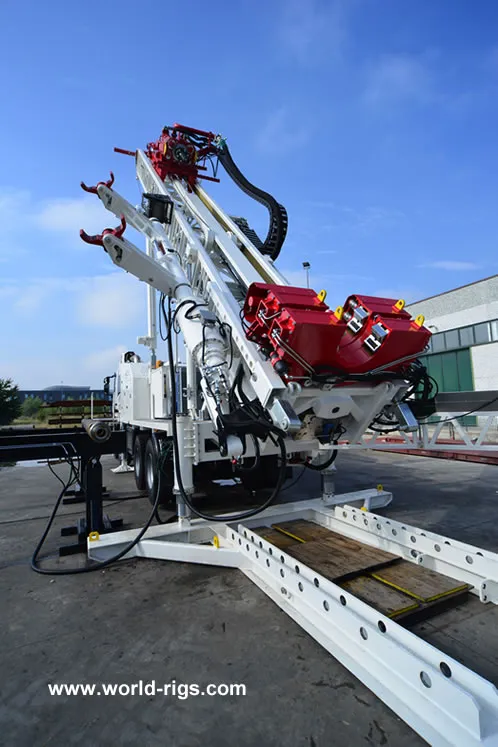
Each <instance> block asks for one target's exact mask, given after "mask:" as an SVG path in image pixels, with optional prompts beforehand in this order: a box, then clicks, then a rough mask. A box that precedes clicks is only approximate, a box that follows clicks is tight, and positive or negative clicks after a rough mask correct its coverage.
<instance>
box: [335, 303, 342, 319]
mask: <svg viewBox="0 0 498 747" xmlns="http://www.w3.org/2000/svg"><path fill="white" fill-rule="evenodd" d="M343 311H344V309H343V308H342V306H338V307H337V309H336V310H335V311H334V316H335V317H337V319H342V312H343Z"/></svg>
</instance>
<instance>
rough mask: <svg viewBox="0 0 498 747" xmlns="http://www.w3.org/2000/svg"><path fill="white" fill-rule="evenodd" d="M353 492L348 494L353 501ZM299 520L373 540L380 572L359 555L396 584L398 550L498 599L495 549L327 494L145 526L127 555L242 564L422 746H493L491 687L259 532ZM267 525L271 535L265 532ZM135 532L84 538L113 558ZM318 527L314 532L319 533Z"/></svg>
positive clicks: (495, 723)
mask: <svg viewBox="0 0 498 747" xmlns="http://www.w3.org/2000/svg"><path fill="white" fill-rule="evenodd" d="M361 493H362V495H363V497H364V498H365V501H366V502H369V498H370V499H371V498H373V497H374V491H361ZM358 495H359V494H358V493H355V494H350V497H351V498H353V499H354V500H355V501H356V503H357V504H358V503H359V502H360V501H359V498H358ZM338 498H339V496H335V499H334V500H336V501H337V499H338ZM342 498H343V499H346V498H347V496H342ZM370 502H371V501H370ZM297 520H299V521H300V522H301V524H300V525H295V526H298V531H301V532H302V531H303V527H304V530H306V528H307V527H306V526H304V525H303V523H302V522H312V523H313V524H314V525H318V527H319V528H323V529H327V530H331V531H332V532H333V533H335V535H336V536H340V537H342V538H343V539H344V540H345V539H346V538H347V539H349V540H351V541H355V542H359V543H362V545H364V546H366V549H368V548H370V550H372V549H373V548H377V549H378V550H379V551H380V552H381V554H380V555H379V558H381V559H382V563H380V570H379V563H377V564H376V563H375V562H374V560H375V558H374V559H373V560H372V558H373V557H374V556H373V555H372V552H371V551H370V553H368V552H367V553H365V556H367V555H368V557H369V558H370V560H369V561H368V562H369V563H371V565H372V567H371V568H370V566H369V569H370V570H369V571H368V572H369V573H372V574H374V575H377V576H381V577H387V579H388V580H389V579H390V580H391V581H392V579H393V577H394V578H395V580H396V581H398V579H397V576H396V574H393V570H392V569H393V568H396V565H395V564H394V565H393V562H392V561H391V560H390V558H393V556H396V558H398V559H401V560H400V562H403V563H405V564H406V563H407V562H410V563H411V564H413V565H414V571H415V568H427V569H429V570H430V571H433V572H435V573H436V574H442V576H445V577H448V578H449V579H450V580H451V583H449V584H448V583H446V586H444V584H443V586H444V588H448V589H450V591H451V590H456V589H458V588H460V590H462V589H463V588H464V587H467V588H470V591H471V593H473V594H476V595H478V596H479V598H480V600H481V601H482V602H483V603H486V602H493V603H495V604H496V603H498V556H497V555H495V554H494V553H490V552H487V551H485V550H481V549H479V548H476V547H472V546H471V545H466V544H465V543H461V542H457V541H454V540H451V539H448V538H446V537H443V536H441V535H437V534H434V533H432V532H425V531H423V530H421V529H418V528H416V527H412V526H409V525H406V524H401V523H400V522H396V521H393V520H391V519H386V518H384V517H380V516H378V515H376V514H374V513H372V512H370V511H368V510H365V507H364V506H363V507H360V506H358V505H356V506H352V505H347V504H346V505H332V506H331V505H329V504H328V503H326V502H324V501H323V500H322V499H316V500H308V501H301V502H296V503H289V504H283V505H279V506H273V507H271V508H269V509H268V510H267V511H265V512H263V513H261V514H259V515H258V516H256V517H255V518H254V519H252V520H250V521H247V522H245V523H244V524H240V523H234V522H231V521H230V515H229V514H227V521H226V523H209V522H206V521H203V520H201V519H193V520H191V521H186V520H182V521H179V522H178V523H176V524H170V525H163V526H155V527H151V528H150V529H149V530H148V531H147V533H146V534H145V535H144V538H143V539H142V540H141V541H140V542H139V543H138V545H137V546H136V547H135V548H134V549H133V550H132V551H131V552H130V553H129V555H127V556H126V557H127V558H129V557H143V558H155V559H158V560H175V561H180V562H188V563H202V564H207V565H216V566H225V567H229V568H238V569H239V570H241V571H242V572H243V573H244V574H245V575H246V576H247V577H248V578H249V579H250V580H251V581H253V582H254V583H255V584H256V585H257V586H258V587H259V588H260V589H261V590H262V591H264V592H265V594H267V596H269V597H270V598H271V599H272V600H273V601H274V602H275V603H276V604H278V606H279V607H280V608H281V609H282V610H284V611H285V612H286V613H287V614H288V615H289V616H290V617H291V618H292V619H293V620H294V621H295V622H296V623H298V624H299V625H300V626H301V627H302V628H303V629H304V630H306V631H307V632H308V633H309V634H310V635H311V636H312V637H313V638H314V639H315V640H316V641H317V642H318V643H320V644H321V645H322V646H323V647H324V648H325V649H326V650H327V651H328V652H329V653H331V654H332V655H333V656H334V657H335V658H336V659H337V660H338V661H339V662H341V664H343V665H344V666H345V667H346V668H347V669H349V670H350V672H352V674H354V675H355V676H356V677H357V678H358V679H359V680H360V681H361V682H362V683H363V684H365V685H366V686H367V687H368V688H369V689H370V690H372V692H374V693H375V694H376V695H377V696H378V697H379V698H380V699H381V700H382V701H383V702H384V703H385V704H386V705H387V706H389V707H390V708H391V709H392V710H393V711H394V712H395V713H396V714H397V715H398V716H399V717H400V718H402V719H403V720H404V721H405V722H406V723H407V724H409V725H410V726H411V727H412V728H413V729H414V730H415V731H416V732H417V733H418V734H419V735H420V736H421V737H423V738H424V739H425V740H426V741H427V742H428V743H429V744H431V745H434V747H439V746H441V747H474V746H477V745H489V746H491V745H496V746H498V691H497V689H496V688H495V686H494V685H493V684H492V683H490V682H488V681H487V680H485V679H484V678H482V677H480V676H479V675H478V674H476V673H475V672H473V671H471V670H470V669H468V668H467V667H465V666H463V665H462V664H461V663H460V662H458V661H456V660H455V659H453V658H452V657H450V656H447V655H446V654H444V653H442V652H441V651H439V650H438V649H437V648H435V647H434V646H432V645H430V644H429V643H427V642H425V641H424V640H422V639H421V638H419V637H418V636H416V635H415V634H414V633H412V632H410V631H409V630H408V629H406V628H405V627H403V626H402V625H401V624H399V623H398V622H396V621H395V620H393V619H392V617H390V616H389V615H387V614H383V613H382V612H380V611H379V610H378V609H374V607H373V606H372V605H370V604H367V603H365V601H363V600H362V599H361V598H359V597H358V596H357V595H355V594H353V593H352V592H351V591H350V590H348V583H349V582H348V580H347V579H346V581H344V578H342V580H339V582H337V583H336V582H334V581H332V580H330V578H327V577H326V575H324V574H323V573H320V572H318V571H317V570H316V568H315V569H314V568H312V567H310V566H309V565H308V564H306V563H304V562H302V561H301V560H299V559H298V558H297V556H296V550H293V547H295V545H292V537H290V538H289V537H288V539H291V544H290V545H289V544H287V546H283V545H282V543H281V542H280V546H278V545H277V544H275V541H274V542H271V541H268V539H265V536H270V537H271V536H273V538H274V539H275V535H271V532H276V533H277V534H280V536H284V535H285V533H286V532H287V535H289V533H290V534H291V535H293V534H294V532H293V531H292V527H290V526H289V524H288V522H293V523H295V522H296V521H297ZM262 526H263V527H266V528H268V532H265V531H263V532H262V529H261V528H262ZM275 527H279V528H280V530H281V529H282V527H283V529H284V531H283V532H282V531H279V529H275ZM138 532H139V530H138V529H133V530H129V531H124V532H118V533H114V534H108V535H102V536H100V537H96V538H93V539H92V540H90V539H89V542H88V554H89V557H90V558H92V559H94V560H105V559H108V558H110V557H112V556H114V555H115V554H116V553H117V552H118V551H119V550H120V549H122V548H124V547H125V546H126V545H127V544H128V543H129V542H130V541H131V540H133V539H134V538H135V537H136V535H137V533H138ZM318 534H320V532H318ZM263 535H265V536H263ZM295 536H298V535H297V534H296V535H295ZM323 536H324V535H323V533H322V534H320V539H319V540H317V537H314V538H313V537H312V541H313V540H314V541H319V542H320V541H323ZM298 539H299V541H301V542H306V541H307V540H303V537H299V538H298ZM343 544H344V543H343ZM284 545H285V543H284ZM304 547H305V544H301V548H304ZM331 552H333V550H332V551H331ZM292 553H294V554H292ZM311 555H312V553H311V554H310V553H309V554H308V557H310V556H311ZM396 558H395V559H396ZM375 565H377V567H374V566H375ZM386 568H387V569H390V570H389V572H387V571H386ZM397 568H398V570H399V566H398V567H397ZM348 573H349V572H348ZM346 575H347V574H346ZM398 575H399V573H398ZM414 575H416V574H414ZM356 577H357V576H356ZM446 581H448V579H446ZM454 582H456V585H455V583H454ZM341 584H342V585H341ZM405 585H406V584H405ZM420 588H422V587H419V589H418V591H417V593H416V595H417V594H418V595H419V596H420V594H425V597H427V599H428V601H431V600H430V597H431V591H430V590H429V591H427V590H424V591H420ZM404 591H407V590H406V589H404ZM408 591H410V589H408ZM443 595H444V592H443ZM432 596H434V594H432ZM435 596H439V594H436V595H435Z"/></svg>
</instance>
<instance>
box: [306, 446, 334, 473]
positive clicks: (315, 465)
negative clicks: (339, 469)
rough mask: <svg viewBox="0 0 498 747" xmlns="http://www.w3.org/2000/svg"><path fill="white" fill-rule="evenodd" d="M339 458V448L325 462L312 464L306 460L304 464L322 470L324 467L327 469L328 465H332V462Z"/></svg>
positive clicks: (309, 467)
mask: <svg viewBox="0 0 498 747" xmlns="http://www.w3.org/2000/svg"><path fill="white" fill-rule="evenodd" d="M336 458H337V449H334V451H333V452H332V455H331V456H330V457H329V458H328V459H327V461H326V462H323V464H311V463H310V462H305V463H304V466H305V467H307V468H308V469H312V470H315V471H316V472H321V471H322V470H324V469H327V467H330V465H331V464H333V463H334V462H335V460H336Z"/></svg>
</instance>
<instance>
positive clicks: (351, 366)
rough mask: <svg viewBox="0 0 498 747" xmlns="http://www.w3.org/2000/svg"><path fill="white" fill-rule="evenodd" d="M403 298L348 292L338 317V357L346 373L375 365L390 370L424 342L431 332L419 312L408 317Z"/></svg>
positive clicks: (419, 350)
mask: <svg viewBox="0 0 498 747" xmlns="http://www.w3.org/2000/svg"><path fill="white" fill-rule="evenodd" d="M404 305H405V303H404V301H402V300H399V301H396V300H395V299H392V298H375V297H373V296H349V298H348V299H347V301H346V303H345V305H344V311H343V315H342V319H343V321H344V322H345V325H346V331H345V333H344V336H343V338H342V340H341V342H340V344H339V350H338V359H339V361H340V365H341V368H343V369H344V370H345V371H347V372H348V373H367V372H370V371H374V370H376V369H378V368H382V369H384V368H386V369H387V368H389V370H391V371H396V370H399V369H400V368H401V367H403V366H404V365H406V364H407V363H409V362H410V361H411V360H414V359H415V358H416V357H417V356H418V355H420V354H421V353H422V352H423V351H424V349H425V347H426V346H427V344H428V342H429V339H430V337H431V332H430V331H429V330H428V329H427V328H426V327H424V326H423V325H424V318H423V317H422V316H419V317H417V318H416V319H412V317H411V316H410V314H408V312H406V311H404Z"/></svg>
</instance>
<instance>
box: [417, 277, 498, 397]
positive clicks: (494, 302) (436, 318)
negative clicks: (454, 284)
mask: <svg viewBox="0 0 498 747" xmlns="http://www.w3.org/2000/svg"><path fill="white" fill-rule="evenodd" d="M406 309H407V311H408V312H409V313H410V314H411V315H412V316H417V315H418V314H423V315H424V317H425V325H426V327H428V328H429V329H430V330H431V332H432V338H431V341H430V347H429V349H428V351H427V353H426V354H425V355H424V356H422V357H421V360H422V362H423V363H424V364H425V365H426V366H427V370H428V372H429V374H430V375H431V376H433V377H434V378H435V379H436V381H437V383H438V386H439V389H440V391H444V392H464V391H487V390H490V391H493V390H498V275H493V276H492V277H489V278H485V279H484V280H479V281H477V282H475V283H470V284H469V285H464V286H462V287H460V288H455V289H454V290H451V291H448V292H446V293H441V294H440V295H439V296H432V297H431V298H425V299H423V300H422V301H417V302H415V303H413V304H410V305H407V307H406Z"/></svg>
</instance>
